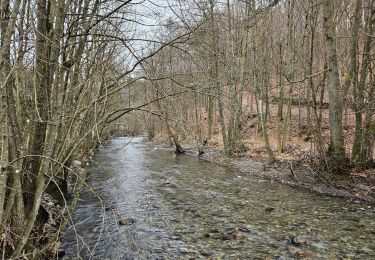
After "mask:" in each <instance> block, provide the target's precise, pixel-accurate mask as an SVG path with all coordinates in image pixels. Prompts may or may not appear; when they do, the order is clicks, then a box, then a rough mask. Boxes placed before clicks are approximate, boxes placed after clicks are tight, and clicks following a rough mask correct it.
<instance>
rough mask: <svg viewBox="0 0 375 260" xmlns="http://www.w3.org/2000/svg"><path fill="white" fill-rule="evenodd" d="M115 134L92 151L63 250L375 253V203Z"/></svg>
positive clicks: (269, 255)
mask: <svg viewBox="0 0 375 260" xmlns="http://www.w3.org/2000/svg"><path fill="white" fill-rule="evenodd" d="M129 141H130V138H128V137H125V138H116V139H114V140H112V141H111V142H109V145H108V146H107V147H105V148H102V149H99V150H98V151H97V152H96V155H95V157H94V163H93V164H92V166H91V169H90V174H89V176H88V179H87V183H88V185H90V186H91V187H92V188H93V189H94V190H95V192H97V193H98V194H100V195H101V197H103V198H104V199H103V200H102V201H101V200H100V199H98V196H96V195H95V194H94V193H93V192H92V191H90V190H89V189H84V190H83V192H82V194H81V196H80V200H79V203H78V206H77V209H76V211H75V214H74V222H75V223H76V225H75V228H74V229H73V228H70V229H69V230H68V232H67V233H66V235H65V236H64V239H63V247H64V249H65V251H66V256H65V259H75V258H76V257H77V255H78V254H79V255H80V256H81V257H82V258H83V259H90V258H91V259H179V258H183V259H186V258H208V257H211V258H218V257H221V258H224V259H291V258H304V257H305V258H309V259H337V258H345V259H346V258H355V259H375V243H374V241H375V218H374V216H375V211H374V209H373V208H371V207H367V205H363V204H361V203H349V202H347V201H346V200H343V199H339V198H331V197H325V196H318V195H314V194H311V193H307V192H303V191H300V190H296V189H293V188H291V187H287V186H283V185H279V184H276V183H272V182H269V181H263V180H259V179H255V178H252V177H248V176H245V175H243V174H241V173H238V172H235V171H234V170H228V169H225V168H221V167H218V166H215V165H212V164H209V163H205V162H201V161H199V160H197V159H196V158H194V157H191V156H188V155H179V156H176V155H174V154H172V153H171V152H169V151H165V150H157V149H155V148H153V147H152V146H149V145H147V144H145V143H143V140H142V138H141V137H136V138H133V139H132V140H131V142H130V143H129Z"/></svg>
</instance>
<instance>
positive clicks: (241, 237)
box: [233, 231, 246, 240]
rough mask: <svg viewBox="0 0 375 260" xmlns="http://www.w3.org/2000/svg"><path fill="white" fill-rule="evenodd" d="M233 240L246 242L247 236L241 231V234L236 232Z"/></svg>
mask: <svg viewBox="0 0 375 260" xmlns="http://www.w3.org/2000/svg"><path fill="white" fill-rule="evenodd" d="M233 238H234V239H235V240H244V239H245V238H246V236H245V234H244V233H243V232H241V231H239V232H236V233H235V234H234V235H233Z"/></svg>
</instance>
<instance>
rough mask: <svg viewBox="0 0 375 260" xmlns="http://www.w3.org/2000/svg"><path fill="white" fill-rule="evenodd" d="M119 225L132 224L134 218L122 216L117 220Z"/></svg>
mask: <svg viewBox="0 0 375 260" xmlns="http://www.w3.org/2000/svg"><path fill="white" fill-rule="evenodd" d="M118 223H119V225H122V226H124V225H133V224H134V223H135V219H133V218H128V217H123V218H121V219H120V220H119V221H118Z"/></svg>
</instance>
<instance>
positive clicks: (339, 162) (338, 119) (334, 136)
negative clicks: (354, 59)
mask: <svg viewBox="0 0 375 260" xmlns="http://www.w3.org/2000/svg"><path fill="white" fill-rule="evenodd" d="M334 10H335V7H334V1H333V0H325V1H324V14H323V16H324V17H323V18H324V33H325V43H326V55H327V67H328V68H329V71H328V72H327V84H328V90H329V125H330V146H329V150H328V155H329V157H330V159H331V162H332V166H333V169H334V170H335V171H339V169H340V168H342V167H343V166H345V164H346V155H345V146H344V135H343V132H342V98H341V97H342V93H341V91H340V79H339V70H338V65H337V54H336V25H335V15H334Z"/></svg>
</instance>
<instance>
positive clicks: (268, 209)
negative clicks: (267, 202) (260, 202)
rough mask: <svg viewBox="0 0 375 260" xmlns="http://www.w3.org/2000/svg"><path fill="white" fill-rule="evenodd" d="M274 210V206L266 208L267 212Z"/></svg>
mask: <svg viewBox="0 0 375 260" xmlns="http://www.w3.org/2000/svg"><path fill="white" fill-rule="evenodd" d="M274 210H275V208H272V207H267V208H266V209H265V211H266V213H271V212H272V211H274Z"/></svg>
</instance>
